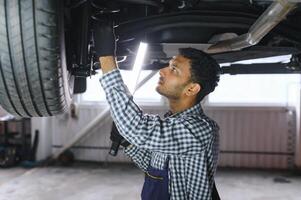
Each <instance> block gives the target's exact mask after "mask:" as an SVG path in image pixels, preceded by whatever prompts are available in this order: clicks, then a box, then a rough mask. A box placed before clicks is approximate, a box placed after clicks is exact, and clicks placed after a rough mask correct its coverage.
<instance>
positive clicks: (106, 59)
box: [94, 20, 117, 74]
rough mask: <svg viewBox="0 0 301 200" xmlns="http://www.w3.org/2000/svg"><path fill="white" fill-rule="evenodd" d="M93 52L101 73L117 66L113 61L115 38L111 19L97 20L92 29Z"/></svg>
mask: <svg viewBox="0 0 301 200" xmlns="http://www.w3.org/2000/svg"><path fill="white" fill-rule="evenodd" d="M94 38H95V52H96V55H97V57H98V58H99V63H100V66H101V69H102V72H103V74H105V73H107V72H110V71H112V70H113V69H116V68H117V64H116V61H115V54H116V39H115V33H114V27H113V22H112V21H111V20H107V21H101V22H97V24H96V25H95V30H94Z"/></svg>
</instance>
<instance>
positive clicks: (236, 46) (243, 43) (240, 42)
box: [206, 0, 296, 53]
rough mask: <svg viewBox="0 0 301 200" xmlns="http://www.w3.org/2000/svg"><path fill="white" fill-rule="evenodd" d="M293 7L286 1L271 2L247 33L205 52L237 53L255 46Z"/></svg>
mask: <svg viewBox="0 0 301 200" xmlns="http://www.w3.org/2000/svg"><path fill="white" fill-rule="evenodd" d="M295 7H296V3H294V2H289V1H288V0H277V1H275V2H273V3H272V4H271V5H270V6H269V7H268V8H267V9H266V10H265V12H264V13H263V14H262V15H261V16H260V17H259V18H258V19H257V20H256V22H255V23H254V24H253V25H252V26H251V28H250V29H249V32H248V33H246V34H243V35H240V36H238V37H235V38H232V39H228V40H223V41H220V42H218V43H216V44H213V45H211V46H210V47H209V48H208V50H207V51H206V52H208V53H221V52H228V51H237V50H241V49H243V48H246V47H250V46H253V45H256V44H257V43H258V42H260V40H261V39H262V38H263V37H264V36H265V35H267V34H268V33H269V32H270V31H271V30H272V29H273V28H274V27H275V26H276V25H277V24H279V23H280V22H281V21H282V20H283V19H284V18H285V17H286V16H287V14H288V13H289V12H290V11H292V10H293V9H294V8H295Z"/></svg>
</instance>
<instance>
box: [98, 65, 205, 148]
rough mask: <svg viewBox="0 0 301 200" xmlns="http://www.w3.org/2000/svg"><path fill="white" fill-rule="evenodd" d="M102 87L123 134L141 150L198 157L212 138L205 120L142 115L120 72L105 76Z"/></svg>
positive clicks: (102, 79) (114, 71) (115, 71)
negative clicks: (196, 155) (195, 155)
mask: <svg viewBox="0 0 301 200" xmlns="http://www.w3.org/2000/svg"><path fill="white" fill-rule="evenodd" d="M100 82H101V85H102V87H103V89H104V91H105V94H106V98H107V101H108V103H109V105H110V108H111V115H112V118H113V120H114V121H115V123H116V126H117V128H118V130H119V132H120V134H121V135H122V136H123V137H124V138H125V139H126V140H128V141H129V142H130V143H131V144H133V145H135V146H136V147H138V148H142V149H146V150H150V151H153V152H158V153H166V154H197V153H199V152H200V151H203V150H204V149H205V147H206V144H207V141H208V140H209V139H210V138H209V137H210V135H211V134H209V132H210V131H211V126H210V125H209V124H208V123H207V122H206V121H205V120H204V121H202V120H201V121H200V120H199V119H197V120H198V123H196V121H194V120H195V119H193V118H185V117H181V118H179V117H175V118H172V117H169V118H165V119H161V118H160V117H159V116H158V115H149V114H143V112H142V110H141V109H140V108H139V107H138V106H137V105H136V104H135V103H134V101H133V97H132V95H131V94H130V93H129V92H128V90H127V87H126V86H125V84H124V82H123V80H122V78H121V74H120V71H119V70H118V69H116V70H113V71H111V72H109V73H107V74H105V75H103V76H102V78H101V79H100Z"/></svg>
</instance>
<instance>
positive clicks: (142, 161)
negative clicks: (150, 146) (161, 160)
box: [124, 145, 151, 172]
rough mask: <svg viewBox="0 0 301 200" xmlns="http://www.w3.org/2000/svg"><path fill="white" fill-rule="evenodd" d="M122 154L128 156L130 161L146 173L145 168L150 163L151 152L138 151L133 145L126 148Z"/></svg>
mask: <svg viewBox="0 0 301 200" xmlns="http://www.w3.org/2000/svg"><path fill="white" fill-rule="evenodd" d="M124 153H125V154H126V155H127V156H129V157H130V158H131V159H132V161H133V162H134V163H135V164H136V165H137V166H138V167H139V168H140V169H142V170H143V171H144V172H146V171H147V168H148V166H149V164H150V161H151V152H149V151H148V150H144V149H140V148H138V147H136V146H134V145H130V146H129V147H126V148H125V150H124Z"/></svg>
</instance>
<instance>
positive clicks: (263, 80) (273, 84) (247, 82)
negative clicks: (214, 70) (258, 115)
mask: <svg viewBox="0 0 301 200" xmlns="http://www.w3.org/2000/svg"><path fill="white" fill-rule="evenodd" d="M289 58H290V56H281V57H277V59H275V57H273V58H268V59H260V60H259V59H258V60H253V61H244V62H240V63H243V64H246V63H256V62H260V63H265V62H271V60H272V61H273V62H287V61H288V59H289ZM299 83H300V75H299V74H250V75H222V76H221V79H220V82H219V85H218V87H217V88H216V89H215V91H214V92H213V93H211V94H210V95H209V98H208V102H209V104H236V105H237V104H238V105H240V104H248V105H250V104H254V105H258V104H261V105H287V104H288V102H289V101H290V99H291V92H290V91H291V90H292V88H295V87H296V86H299Z"/></svg>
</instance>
